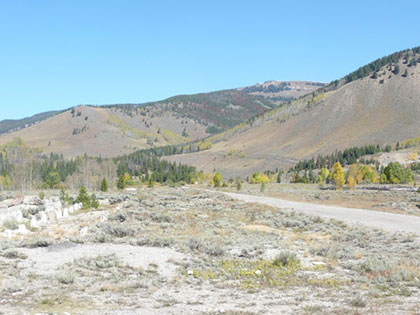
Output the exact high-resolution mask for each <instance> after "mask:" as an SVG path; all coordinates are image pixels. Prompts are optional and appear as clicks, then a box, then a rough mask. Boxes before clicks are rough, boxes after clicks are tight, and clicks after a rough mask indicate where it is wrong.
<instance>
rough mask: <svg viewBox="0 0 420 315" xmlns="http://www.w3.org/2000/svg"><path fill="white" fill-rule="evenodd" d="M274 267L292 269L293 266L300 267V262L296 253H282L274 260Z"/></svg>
mask: <svg viewBox="0 0 420 315" xmlns="http://www.w3.org/2000/svg"><path fill="white" fill-rule="evenodd" d="M273 265H275V266H279V267H290V266H293V265H300V260H299V258H297V256H296V254H295V253H291V252H281V253H279V254H278V255H277V256H276V257H275V258H274V260H273Z"/></svg>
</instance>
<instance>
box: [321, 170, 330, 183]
mask: <svg viewBox="0 0 420 315" xmlns="http://www.w3.org/2000/svg"><path fill="white" fill-rule="evenodd" d="M319 175H320V176H321V177H322V180H323V181H325V180H326V179H327V178H328V176H329V175H330V171H329V170H328V168H326V167H324V168H322V169H321V171H320V172H319Z"/></svg>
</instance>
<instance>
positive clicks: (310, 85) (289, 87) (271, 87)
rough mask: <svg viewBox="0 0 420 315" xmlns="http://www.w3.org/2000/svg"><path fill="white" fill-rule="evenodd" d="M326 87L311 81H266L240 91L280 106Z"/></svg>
mask: <svg viewBox="0 0 420 315" xmlns="http://www.w3.org/2000/svg"><path fill="white" fill-rule="evenodd" d="M324 86H326V84H325V83H320V82H310V81H266V82H264V83H258V84H255V85H252V86H247V87H244V88H240V89H238V90H240V91H242V92H245V93H248V94H251V95H258V96H262V97H264V98H265V99H267V100H269V101H271V102H273V103H275V104H278V105H280V104H283V103H286V102H289V101H291V100H294V99H297V98H299V97H301V96H304V95H306V94H309V93H311V92H313V91H315V90H317V89H319V88H321V87H324Z"/></svg>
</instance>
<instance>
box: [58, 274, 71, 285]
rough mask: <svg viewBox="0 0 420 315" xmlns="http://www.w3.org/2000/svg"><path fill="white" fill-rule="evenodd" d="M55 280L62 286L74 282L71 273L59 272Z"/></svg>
mask: <svg viewBox="0 0 420 315" xmlns="http://www.w3.org/2000/svg"><path fill="white" fill-rule="evenodd" d="M56 279H57V280H58V282H60V283H62V284H72V283H73V282H74V274H73V273H72V272H71V271H61V272H59V273H58V274H57V275H56Z"/></svg>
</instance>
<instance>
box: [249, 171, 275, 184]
mask: <svg viewBox="0 0 420 315" xmlns="http://www.w3.org/2000/svg"><path fill="white" fill-rule="evenodd" d="M269 182H270V179H269V178H268V176H267V175H266V174H264V173H262V174H261V173H258V172H254V173H252V177H251V180H250V183H251V184H268V183H269Z"/></svg>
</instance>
